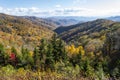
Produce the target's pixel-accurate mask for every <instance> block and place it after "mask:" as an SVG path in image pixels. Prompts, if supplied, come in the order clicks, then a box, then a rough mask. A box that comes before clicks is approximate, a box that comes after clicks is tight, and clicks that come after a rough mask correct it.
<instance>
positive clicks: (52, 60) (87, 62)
mask: <svg viewBox="0 0 120 80" xmlns="http://www.w3.org/2000/svg"><path fill="white" fill-rule="evenodd" d="M116 34H117V33H115V34H114V35H110V36H111V37H110V36H107V37H106V42H105V45H104V47H103V48H102V49H101V50H99V54H98V53H97V54H96V53H95V52H92V51H89V52H88V51H86V50H85V49H84V47H83V46H81V45H77V46H75V45H73V44H70V45H67V44H66V43H65V42H64V41H63V40H61V39H60V38H58V37H57V35H54V36H53V37H52V39H51V40H46V39H42V40H41V42H40V45H39V46H37V47H36V48H35V49H34V51H29V50H28V49H26V48H24V46H23V47H22V48H21V52H20V53H19V52H17V50H16V48H14V47H12V48H11V50H10V51H9V52H8V51H6V49H5V47H4V46H3V45H2V44H0V67H1V68H2V67H4V66H7V65H12V66H13V67H14V68H15V69H19V68H24V69H29V70H31V71H40V72H44V71H45V72H56V73H59V74H62V75H63V76H68V77H71V78H75V77H78V78H80V77H87V78H88V79H99V80H103V79H108V78H114V79H120V56H118V55H119V54H118V53H120V50H119V49H114V48H113V45H112V44H111V43H112V42H113V41H110V40H111V39H112V40H113V39H114V38H115V37H114V36H115V35H116ZM117 36H119V35H118V34H117ZM109 38H111V39H109ZM115 40H118V39H115ZM118 41H119V40H118ZM111 50H112V51H111ZM109 51H110V52H109ZM116 54H117V56H116ZM112 57H113V58H112ZM113 64H114V65H113Z"/></svg>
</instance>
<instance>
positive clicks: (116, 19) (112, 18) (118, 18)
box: [107, 16, 120, 22]
mask: <svg viewBox="0 0 120 80" xmlns="http://www.w3.org/2000/svg"><path fill="white" fill-rule="evenodd" d="M107 19H109V20H113V21H117V22H120V16H113V17H108V18H107Z"/></svg>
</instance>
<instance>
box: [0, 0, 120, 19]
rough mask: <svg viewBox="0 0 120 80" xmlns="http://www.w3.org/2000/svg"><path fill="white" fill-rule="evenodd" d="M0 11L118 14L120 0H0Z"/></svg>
mask: <svg viewBox="0 0 120 80" xmlns="http://www.w3.org/2000/svg"><path fill="white" fill-rule="evenodd" d="M0 13H6V14H10V15H18V16H25V15H28V16H39V17H43V16H44V17H45V16H47V17H48V16H86V17H88V16H95V17H96V16H100V17H104V16H119V15H120V0H0Z"/></svg>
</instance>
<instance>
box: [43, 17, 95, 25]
mask: <svg viewBox="0 0 120 80" xmlns="http://www.w3.org/2000/svg"><path fill="white" fill-rule="evenodd" d="M45 19H46V20H47V21H48V22H54V23H55V24H56V25H57V27H60V26H64V27H66V26H70V25H75V24H78V23H82V22H86V21H91V20H95V19H96V18H95V17H81V16H67V17H65V16H55V17H48V18H45Z"/></svg>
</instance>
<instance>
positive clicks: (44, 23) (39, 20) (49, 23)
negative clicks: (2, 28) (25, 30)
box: [20, 16, 57, 30]
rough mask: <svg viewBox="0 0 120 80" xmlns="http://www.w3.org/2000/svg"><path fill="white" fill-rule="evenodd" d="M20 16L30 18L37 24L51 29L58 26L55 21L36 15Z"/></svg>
mask: <svg viewBox="0 0 120 80" xmlns="http://www.w3.org/2000/svg"><path fill="white" fill-rule="evenodd" d="M20 17H22V18H24V19H27V20H30V21H31V22H32V23H33V24H35V25H38V26H44V27H46V28H49V29H51V30H53V29H55V28H56V26H57V25H56V24H55V23H54V22H53V21H48V20H46V19H43V18H39V17H35V16H20Z"/></svg>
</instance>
